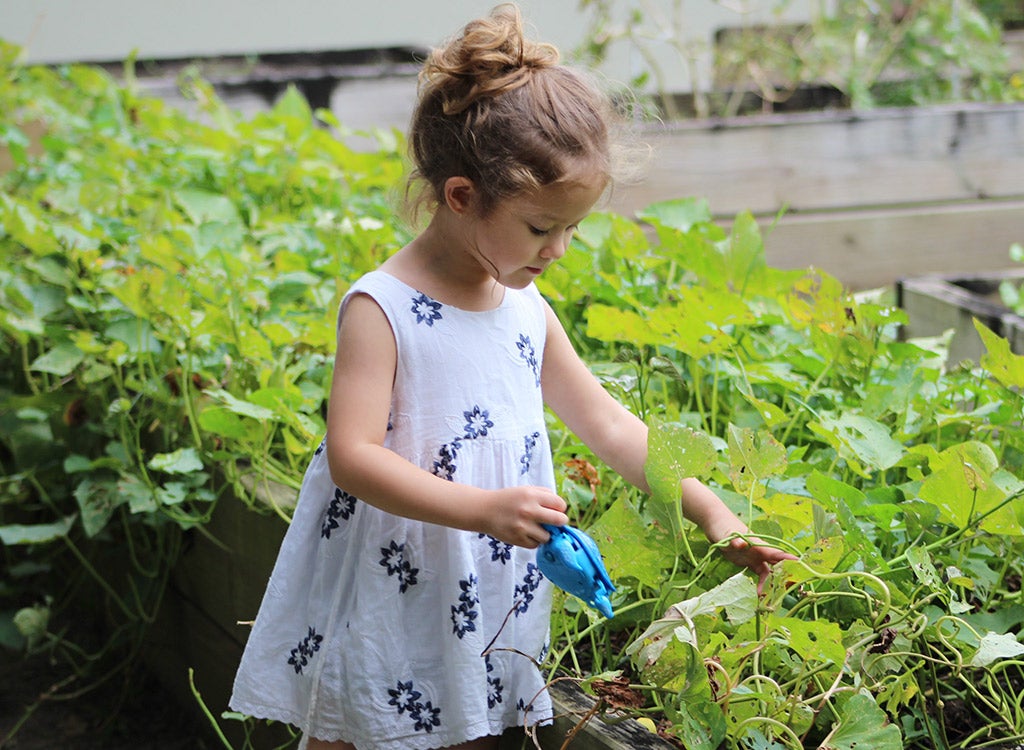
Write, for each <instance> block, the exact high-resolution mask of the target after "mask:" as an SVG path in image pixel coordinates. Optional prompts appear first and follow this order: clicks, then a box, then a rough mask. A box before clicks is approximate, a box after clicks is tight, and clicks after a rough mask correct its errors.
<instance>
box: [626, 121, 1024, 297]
mask: <svg viewBox="0 0 1024 750" xmlns="http://www.w3.org/2000/svg"><path fill="white" fill-rule="evenodd" d="M638 136H639V139H640V140H642V141H645V142H648V143H650V145H651V146H652V149H653V158H652V159H651V160H650V164H649V165H648V166H647V168H646V170H645V172H646V176H645V177H644V179H643V180H642V181H641V182H639V183H638V184H636V185H625V186H618V187H616V189H615V191H614V192H613V194H612V196H611V199H610V203H609V208H610V209H612V210H614V211H617V212H619V213H623V214H627V215H629V214H632V213H633V212H635V211H636V210H638V209H640V208H643V207H644V206H646V205H648V204H650V203H652V202H654V201H660V200H666V199H669V198H677V197H687V196H693V197H704V198H707V199H708V203H709V205H710V207H711V210H712V211H713V213H714V215H715V217H716V218H717V219H719V220H720V221H722V222H723V223H727V222H729V221H730V220H731V219H732V218H733V217H734V216H735V215H736V214H737V213H738V212H741V211H750V212H751V213H753V214H754V215H755V216H757V217H758V219H759V221H760V222H761V223H762V226H763V227H764V228H765V230H766V236H765V251H766V255H767V259H768V263H769V264H770V265H772V266H776V267H779V268H806V267H808V266H815V267H818V268H821V269H822V270H824V271H827V272H828V273H830V274H832V275H833V276H836V277H837V278H839V279H840V281H842V282H843V283H845V284H846V285H847V286H849V287H851V288H852V289H871V288H878V287H889V286H891V285H892V284H893V283H894V282H895V281H896V280H897V279H900V278H907V277H910V276H915V275H923V274H932V273H935V274H973V273H978V272H983V271H996V270H1000V269H1002V268H1004V267H1005V266H1006V265H1007V262H1008V251H1009V248H1010V245H1011V244H1013V243H1014V242H1021V241H1022V240H1024V179H1022V178H1021V175H1024V104H957V105H940V106H924V107H911V108H891V109H877V110H870V111H857V112H852V111H848V110H835V111H825V112H805V113H792V114H778V115H764V116H743V117H735V118H729V119H723V120H712V121H687V122H679V123H670V124H666V125H663V126H658V127H646V128H642V129H641V130H640V132H639V134H638ZM780 211H784V212H785V213H784V214H783V216H782V217H781V219H779V221H778V222H777V223H776V221H775V220H776V216H777V215H778V214H779V212H780ZM773 225H774V226H773ZM769 227H772V228H771V229H770V230H769ZM967 248H969V251H966V249H967Z"/></svg>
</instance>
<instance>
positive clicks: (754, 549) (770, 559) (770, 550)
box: [722, 537, 797, 594]
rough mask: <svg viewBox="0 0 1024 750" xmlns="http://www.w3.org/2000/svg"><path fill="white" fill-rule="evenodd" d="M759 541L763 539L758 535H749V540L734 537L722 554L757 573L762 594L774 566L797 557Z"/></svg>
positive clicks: (759, 589) (758, 588) (759, 591)
mask: <svg viewBox="0 0 1024 750" xmlns="http://www.w3.org/2000/svg"><path fill="white" fill-rule="evenodd" d="M759 541H761V540H760V539H758V538H757V537H749V541H748V539H742V538H740V537H733V538H732V539H730V540H729V541H728V542H727V543H726V545H725V546H724V547H722V554H723V555H724V556H725V559H726V560H729V561H730V562H732V563H734V564H736V565H739V566H740V567H741V568H749V569H750V570H752V571H754V572H755V573H757V593H758V594H761V593H762V591H763V590H764V582H765V581H766V580H768V576H769V575H770V574H771V568H772V566H773V565H774V564H775V563H778V562H782V561H783V560H796V559H797V558H796V557H795V556H794V555H791V554H789V553H788V552H784V551H782V550H781V549H777V548H776V547H769V546H767V545H762V544H758V542H759Z"/></svg>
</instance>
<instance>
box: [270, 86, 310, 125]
mask: <svg viewBox="0 0 1024 750" xmlns="http://www.w3.org/2000/svg"><path fill="white" fill-rule="evenodd" d="M273 114H274V115H275V116H277V117H291V118H295V119H296V120H298V121H299V122H301V123H302V124H303V125H312V124H313V110H312V109H310V106H309V102H308V101H306V97H304V96H303V95H302V92H300V91H299V89H298V87H297V86H296V85H295V84H294V83H290V84H288V89H287V90H286V91H285V92H284V96H282V97H281V98H280V99H279V100H278V101H277V104H275V105H274V110H273Z"/></svg>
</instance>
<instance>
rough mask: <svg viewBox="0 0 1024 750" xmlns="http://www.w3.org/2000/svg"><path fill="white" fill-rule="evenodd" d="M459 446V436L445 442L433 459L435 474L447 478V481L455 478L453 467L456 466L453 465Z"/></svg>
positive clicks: (460, 443)
mask: <svg viewBox="0 0 1024 750" xmlns="http://www.w3.org/2000/svg"><path fill="white" fill-rule="evenodd" d="M461 446H462V441H461V439H460V438H455V439H454V440H452V441H451V442H450V443H445V444H444V445H442V446H441V450H440V451H439V455H438V459H437V460H436V461H434V467H433V469H432V471H433V473H434V475H435V476H439V477H441V478H442V479H447V480H448V481H449V482H451V481H452V480H453V479H454V478H455V469H456V468H457V467H456V466H455V457H456V456H457V455H458V452H459V448H460V447H461Z"/></svg>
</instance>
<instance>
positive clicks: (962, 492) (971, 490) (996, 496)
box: [918, 440, 1024, 536]
mask: <svg viewBox="0 0 1024 750" xmlns="http://www.w3.org/2000/svg"><path fill="white" fill-rule="evenodd" d="M930 465H931V468H932V473H931V474H929V475H928V477H927V478H926V479H925V481H924V483H923V484H922V485H921V489H920V491H919V493H918V494H919V497H920V498H921V499H922V500H924V501H926V502H928V503H931V504H932V505H934V506H935V507H936V508H938V509H939V515H940V517H941V518H942V519H943V520H945V521H947V522H949V523H952V524H955V525H956V526H957V527H959V528H965V527H966V526H967V525H968V524H969V523H971V522H972V521H973V520H974V519H976V518H978V517H979V516H981V515H982V514H987V515H985V518H984V520H982V522H981V525H980V526H981V528H982V529H984V530H986V531H989V532H991V533H994V534H1012V535H1015V536H1019V535H1021V534H1024V528H1022V527H1021V523H1020V521H1019V519H1018V518H1017V515H1016V513H1015V512H1014V509H1013V507H1012V503H1005V504H1004V501H1005V500H1006V499H1007V497H1008V491H1007V489H1006V488H1004V487H1003V486H1002V485H1001V484H1000V482H999V481H997V479H996V474H997V472H998V469H999V464H998V459H997V458H996V456H995V453H993V451H992V448H991V447H989V446H988V445H986V444H984V443H981V442H978V441H973V440H971V441H968V442H965V443H961V444H960V445H954V446H952V447H951V448H947V449H946V450H944V451H942V453H941V454H939V456H938V457H935V458H933V459H931V461H930ZM1001 504H1002V507H1000V505H1001Z"/></svg>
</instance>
